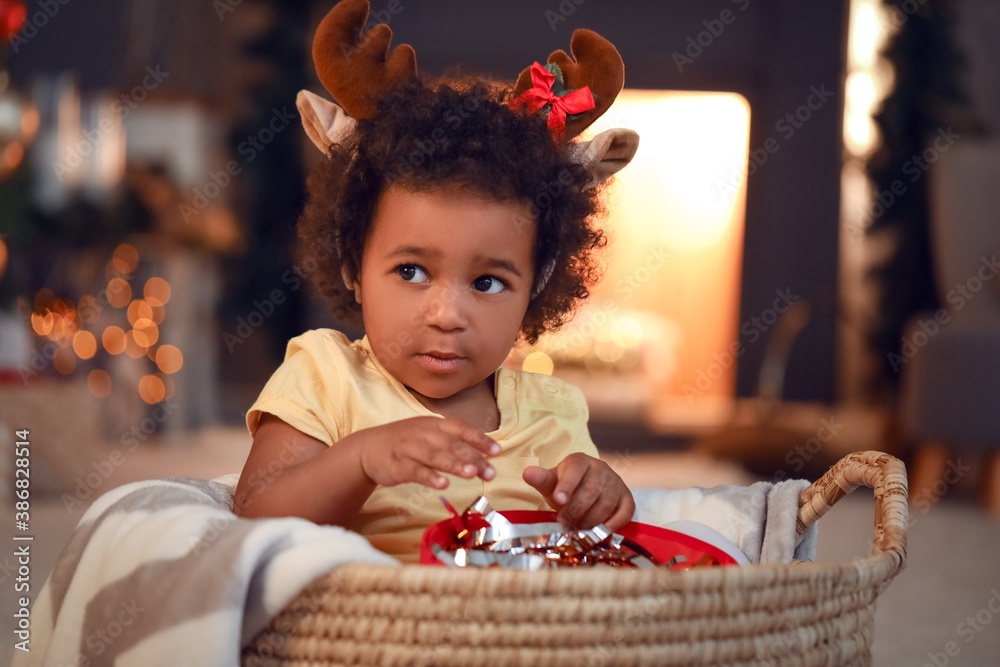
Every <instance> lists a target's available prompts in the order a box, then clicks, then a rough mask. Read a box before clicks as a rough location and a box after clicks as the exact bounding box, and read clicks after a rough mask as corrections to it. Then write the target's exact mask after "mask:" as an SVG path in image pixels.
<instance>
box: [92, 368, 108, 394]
mask: <svg viewBox="0 0 1000 667" xmlns="http://www.w3.org/2000/svg"><path fill="white" fill-rule="evenodd" d="M87 389H89V390H90V393H91V394H93V395H94V396H96V397H97V398H104V397H105V396H107V395H108V394H110V393H111V376H110V375H108V372H107V371H103V370H101V369H100V368H95V369H94V370H92V371H90V373H88V374H87Z"/></svg>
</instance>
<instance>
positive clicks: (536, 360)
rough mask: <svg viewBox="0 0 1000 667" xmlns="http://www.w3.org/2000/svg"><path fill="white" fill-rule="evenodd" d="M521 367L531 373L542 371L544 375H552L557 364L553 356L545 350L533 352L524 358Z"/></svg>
mask: <svg viewBox="0 0 1000 667" xmlns="http://www.w3.org/2000/svg"><path fill="white" fill-rule="evenodd" d="M521 368H522V369H524V370H526V371H528V372H529V373H541V374H542V375H552V371H553V370H554V369H555V364H554V363H553V362H552V357H550V356H549V355H547V354H545V353H544V352H532V353H531V354H529V355H528V356H526V357H525V358H524V361H523V362H522V363H521Z"/></svg>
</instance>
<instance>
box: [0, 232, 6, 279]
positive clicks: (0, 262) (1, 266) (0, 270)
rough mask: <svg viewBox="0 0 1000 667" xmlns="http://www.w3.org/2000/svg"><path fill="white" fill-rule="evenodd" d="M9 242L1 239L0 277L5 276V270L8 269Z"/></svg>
mask: <svg viewBox="0 0 1000 667" xmlns="http://www.w3.org/2000/svg"><path fill="white" fill-rule="evenodd" d="M7 254H8V253H7V244H6V243H4V240H3V239H0V278H3V274H4V271H6V270H7Z"/></svg>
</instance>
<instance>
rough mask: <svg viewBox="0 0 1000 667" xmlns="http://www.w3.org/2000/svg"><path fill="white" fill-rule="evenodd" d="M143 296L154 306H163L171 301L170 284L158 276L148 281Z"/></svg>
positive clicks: (143, 289)
mask: <svg viewBox="0 0 1000 667" xmlns="http://www.w3.org/2000/svg"><path fill="white" fill-rule="evenodd" d="M142 295H143V296H144V297H145V298H146V300H147V301H149V303H150V305H152V306H162V305H164V304H166V303H167V301H170V283H168V282H167V281H166V280H164V279H163V278H158V277H156V276H154V277H152V278H150V279H149V280H147V281H146V285H145V287H143V288H142Z"/></svg>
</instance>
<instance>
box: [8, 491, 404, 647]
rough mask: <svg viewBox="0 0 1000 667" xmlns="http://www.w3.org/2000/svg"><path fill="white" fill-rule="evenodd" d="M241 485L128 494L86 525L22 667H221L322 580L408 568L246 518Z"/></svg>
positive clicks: (47, 595)
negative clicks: (236, 499) (379, 567)
mask: <svg viewBox="0 0 1000 667" xmlns="http://www.w3.org/2000/svg"><path fill="white" fill-rule="evenodd" d="M236 480H237V476H236V475H230V476H227V477H224V478H220V479H218V480H214V481H205V480H196V479H187V478H172V479H166V480H156V481H148V482H136V483H133V484H127V485H125V486H122V487H119V488H117V489H114V490H112V491H109V492H108V493H106V494H105V495H103V496H102V497H100V498H98V499H97V500H96V501H95V502H94V504H93V505H92V506H91V507H90V509H89V510H88V511H87V513H86V514H85V515H84V516H83V518H82V519H81V520H80V524H79V525H78V526H77V528H76V530H75V531H74V533H73V535H72V536H71V537H70V540H69V543H68V545H67V546H66V548H65V550H64V551H63V553H62V554H61V555H60V557H59V559H58V561H57V563H56V566H55V568H54V570H53V572H52V574H51V575H50V577H49V579H48V581H47V582H46V584H45V586H44V587H43V588H42V591H41V593H40V594H39V597H38V599H37V600H36V601H35V604H34V606H33V607H32V610H31V638H30V642H29V644H28V648H30V652H24V651H20V650H15V651H14V660H13V663H12V664H13V665H14V666H16V667H27V666H28V665H32V666H35V665H39V666H40V665H44V666H46V667H69V666H73V667H96V666H99V665H118V666H121V667H128V666H135V667H157V666H158V665H171V666H172V667H176V666H177V665H185V666H189V665H190V666H196V665H211V666H213V667H217V666H218V667H221V666H229V665H233V666H235V665H238V664H239V660H240V649H241V647H242V646H243V645H244V644H246V643H248V642H249V641H250V640H251V639H252V638H253V637H254V636H255V635H256V634H257V633H259V632H260V631H261V630H263V629H264V628H265V627H266V626H267V623H268V622H269V621H270V619H271V618H272V617H273V616H274V615H275V614H277V612H278V611H280V610H281V609H282V608H283V607H284V606H285V605H286V604H287V603H288V602H289V601H291V600H292V598H294V597H295V596H296V594H298V593H299V591H301V590H302V589H303V588H304V587H305V586H306V585H308V584H309V582H311V581H312V580H313V579H315V578H316V577H318V576H320V575H322V574H324V573H325V572H328V571H330V570H331V569H332V568H334V567H336V566H337V565H339V564H342V563H346V562H349V561H359V560H362V561H366V562H372V563H385V564H398V561H396V560H395V559H393V558H391V557H390V556H387V555H385V554H383V553H381V552H379V551H376V550H375V549H374V548H372V547H371V545H369V543H368V541H367V540H365V539H364V538H363V537H361V536H360V535H358V534H357V533H352V532H350V531H347V530H344V529H343V528H338V527H334V526H318V525H316V524H314V523H312V522H309V521H305V520H302V519H265V520H255V521H250V520H246V519H239V518H237V517H236V516H235V515H233V513H232V509H231V507H232V497H233V491H234V490H235V486H236Z"/></svg>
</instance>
